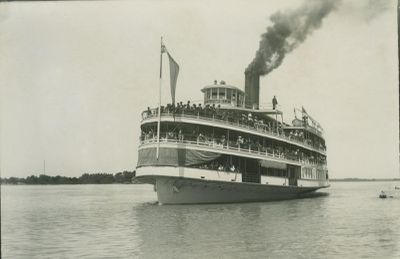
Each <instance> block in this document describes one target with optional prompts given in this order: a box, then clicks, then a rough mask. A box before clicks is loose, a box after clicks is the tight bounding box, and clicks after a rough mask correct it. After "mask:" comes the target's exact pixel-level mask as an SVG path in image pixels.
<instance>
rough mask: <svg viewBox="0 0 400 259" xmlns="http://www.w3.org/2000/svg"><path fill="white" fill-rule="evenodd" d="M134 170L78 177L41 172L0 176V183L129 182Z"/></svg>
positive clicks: (86, 174)
mask: <svg viewBox="0 0 400 259" xmlns="http://www.w3.org/2000/svg"><path fill="white" fill-rule="evenodd" d="M134 176H135V171H133V172H130V171H123V172H118V173H116V174H108V173H96V174H88V173H85V174H83V175H81V176H79V177H67V176H60V175H57V176H49V175H45V174H41V175H39V176H35V175H31V176H28V177H26V178H18V177H9V178H0V183H1V184H110V183H131V182H132V177H134Z"/></svg>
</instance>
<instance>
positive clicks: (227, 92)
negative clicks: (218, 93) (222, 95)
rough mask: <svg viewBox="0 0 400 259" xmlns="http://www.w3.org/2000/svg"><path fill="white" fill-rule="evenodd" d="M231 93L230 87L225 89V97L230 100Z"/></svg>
mask: <svg viewBox="0 0 400 259" xmlns="http://www.w3.org/2000/svg"><path fill="white" fill-rule="evenodd" d="M231 95H232V89H227V90H226V99H228V100H231V99H232V98H231Z"/></svg>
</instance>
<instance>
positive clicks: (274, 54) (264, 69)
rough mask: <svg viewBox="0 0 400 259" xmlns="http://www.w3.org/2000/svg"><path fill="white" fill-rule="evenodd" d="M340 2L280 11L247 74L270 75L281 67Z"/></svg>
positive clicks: (311, 1) (313, 1) (313, 2)
mask: <svg viewBox="0 0 400 259" xmlns="http://www.w3.org/2000/svg"><path fill="white" fill-rule="evenodd" d="M338 2H339V0H306V1H305V2H304V4H303V5H302V6H301V7H299V8H298V9H296V10H286V11H283V12H282V11H279V12H277V13H275V14H273V15H272V16H271V17H270V20H271V22H272V25H271V26H269V27H267V31H266V32H265V33H264V34H262V35H261V41H260V48H259V49H258V50H257V53H256V56H255V58H254V60H253V61H252V62H251V63H250V65H249V66H248V67H247V69H246V73H252V74H256V75H266V74H268V73H269V72H271V71H272V70H274V69H275V68H277V67H279V65H280V64H281V63H282V61H283V59H284V58H285V55H286V54H287V53H289V52H291V51H292V50H293V49H295V48H296V47H297V46H299V45H300V44H301V43H302V42H303V41H304V40H305V39H306V38H307V36H308V35H309V34H311V33H312V32H313V31H314V30H316V29H318V28H319V27H320V26H321V24H322V20H323V19H324V18H325V17H326V16H327V15H328V14H329V13H330V12H331V11H332V10H334V9H335V7H336V5H337V3H338Z"/></svg>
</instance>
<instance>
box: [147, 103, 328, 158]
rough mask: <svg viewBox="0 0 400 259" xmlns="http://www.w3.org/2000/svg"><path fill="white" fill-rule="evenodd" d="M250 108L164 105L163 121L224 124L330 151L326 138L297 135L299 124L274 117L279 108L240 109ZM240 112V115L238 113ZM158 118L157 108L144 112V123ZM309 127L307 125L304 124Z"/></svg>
mask: <svg viewBox="0 0 400 259" xmlns="http://www.w3.org/2000/svg"><path fill="white" fill-rule="evenodd" d="M239 111H240V112H243V111H245V112H249V111H248V110H246V109H235V110H230V109H227V110H224V109H219V110H218V109H217V110H216V111H215V112H212V111H211V110H210V111H205V110H197V111H196V110H187V109H178V111H175V112H171V111H170V110H169V109H166V108H163V109H162V111H161V121H163V122H179V123H190V124H196V125H204V126H211V127H220V128H224V129H229V130H234V131H240V132H243V133H247V134H252V135H258V136H261V137H268V138H270V139H274V140H278V141H281V142H285V143H287V144H293V145H296V146H298V147H301V148H304V149H307V150H310V151H315V152H318V153H319V154H322V155H326V147H325V145H324V142H323V141H321V142H320V143H318V144H317V143H314V142H311V141H310V140H309V139H307V138H304V137H301V136H296V135H295V134H291V130H293V132H295V130H298V129H300V128H299V127H290V126H285V124H282V123H279V122H278V121H277V120H273V119H272V118H270V117H269V116H270V115H271V114H275V115H276V116H278V115H279V114H280V112H279V111H276V112H274V113H269V112H267V113H261V112H259V113H255V114H258V116H260V115H261V114H263V115H265V116H266V117H265V118H262V117H261V116H260V117H257V115H254V114H253V113H250V114H251V116H249V115H247V116H246V117H244V116H241V115H243V113H238V112H239ZM234 115H236V116H234ZM157 118H158V113H157V109H149V110H147V111H144V112H143V113H142V122H141V124H142V125H143V124H147V123H156V122H157ZM304 129H306V128H304Z"/></svg>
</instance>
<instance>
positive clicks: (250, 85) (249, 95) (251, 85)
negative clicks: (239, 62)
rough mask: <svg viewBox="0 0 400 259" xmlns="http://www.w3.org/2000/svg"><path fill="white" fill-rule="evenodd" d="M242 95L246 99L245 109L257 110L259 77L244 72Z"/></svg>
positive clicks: (255, 74) (250, 72)
mask: <svg viewBox="0 0 400 259" xmlns="http://www.w3.org/2000/svg"><path fill="white" fill-rule="evenodd" d="M244 75H245V84H244V93H245V96H246V97H245V98H246V102H245V105H246V108H250V109H258V108H259V100H260V75H259V74H258V73H253V72H252V71H249V70H246V71H245V73H244Z"/></svg>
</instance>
